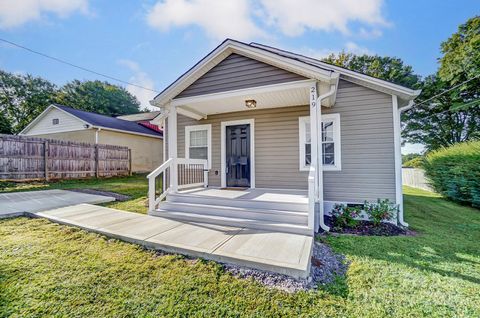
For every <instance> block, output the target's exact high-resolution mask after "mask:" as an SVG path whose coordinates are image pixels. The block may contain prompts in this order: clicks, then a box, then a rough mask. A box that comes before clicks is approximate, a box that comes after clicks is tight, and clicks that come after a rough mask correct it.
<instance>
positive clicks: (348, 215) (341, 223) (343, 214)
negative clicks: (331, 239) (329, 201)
mask: <svg viewBox="0 0 480 318" xmlns="http://www.w3.org/2000/svg"><path fill="white" fill-rule="evenodd" d="M360 212H361V208H360V207H349V206H346V205H345V204H335V205H334V206H333V209H332V216H333V223H334V225H335V227H336V228H345V227H356V226H357V225H358V220H356V218H357V217H358V216H359V215H360Z"/></svg>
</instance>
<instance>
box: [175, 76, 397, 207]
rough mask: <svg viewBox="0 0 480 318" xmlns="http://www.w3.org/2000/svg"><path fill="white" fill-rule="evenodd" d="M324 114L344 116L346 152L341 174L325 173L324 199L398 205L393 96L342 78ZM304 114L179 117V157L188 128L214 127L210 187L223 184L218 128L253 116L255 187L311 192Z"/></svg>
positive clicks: (276, 111)
mask: <svg viewBox="0 0 480 318" xmlns="http://www.w3.org/2000/svg"><path fill="white" fill-rule="evenodd" d="M322 113H324V114H328V113H339V114H340V131H341V152H342V153H341V155H342V157H341V159H342V170H341V171H325V172H324V200H326V201H335V202H363V201H364V200H376V199H377V198H388V199H390V200H392V201H395V159H394V142H393V110H392V97H391V96H390V95H387V94H384V93H380V92H377V91H374V90H371V89H369V88H365V87H362V86H359V85H357V84H352V83H349V82H346V81H343V80H341V81H340V84H339V89H338V93H337V100H336V104H335V106H334V107H333V108H325V107H323V108H322ZM301 116H309V107H308V106H295V107H284V108H273V109H265V110H251V111H243V112H235V113H227V114H218V115H211V116H208V119H206V120H199V121H197V120H194V119H190V118H188V117H185V116H181V115H178V132H177V133H178V156H179V157H184V156H185V126H188V125H201V124H212V169H211V171H210V173H209V183H210V185H211V186H216V187H218V186H220V180H221V177H220V151H221V150H220V149H221V148H220V124H221V122H222V121H231V120H239V119H250V118H253V119H254V121H255V171H256V177H255V179H256V181H255V182H256V187H257V188H282V189H289V188H291V189H307V187H308V185H307V177H308V172H304V171H299V127H298V117H301ZM215 171H218V174H217V175H216V174H215Z"/></svg>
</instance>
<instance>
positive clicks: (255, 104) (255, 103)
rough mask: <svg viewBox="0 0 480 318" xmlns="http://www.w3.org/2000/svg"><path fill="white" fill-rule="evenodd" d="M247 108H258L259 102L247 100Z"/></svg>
mask: <svg viewBox="0 0 480 318" xmlns="http://www.w3.org/2000/svg"><path fill="white" fill-rule="evenodd" d="M245 107H247V108H255V107H257V101H256V100H254V99H247V100H245Z"/></svg>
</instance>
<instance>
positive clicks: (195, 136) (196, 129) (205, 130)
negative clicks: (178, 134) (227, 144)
mask: <svg viewBox="0 0 480 318" xmlns="http://www.w3.org/2000/svg"><path fill="white" fill-rule="evenodd" d="M211 145H212V125H210V124H208V125H196V126H186V127H185V157H186V158H188V159H205V160H207V161H208V168H209V169H211V167H212V164H211V157H212V147H211Z"/></svg>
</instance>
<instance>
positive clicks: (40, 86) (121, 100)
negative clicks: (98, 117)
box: [0, 70, 140, 133]
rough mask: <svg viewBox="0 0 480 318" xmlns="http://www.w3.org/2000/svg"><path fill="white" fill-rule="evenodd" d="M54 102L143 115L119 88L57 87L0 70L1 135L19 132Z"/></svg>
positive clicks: (94, 83)
mask: <svg viewBox="0 0 480 318" xmlns="http://www.w3.org/2000/svg"><path fill="white" fill-rule="evenodd" d="M52 103H59V104H63V105H65V106H69V107H73V108H77V109H81V110H86V111H90V112H96V113H99V114H104V115H108V116H118V115H127V114H134V113H138V112H140V108H139V107H140V103H139V102H138V100H137V99H136V97H135V96H133V95H131V94H130V93H129V92H128V91H127V90H125V89H124V88H123V87H120V86H117V85H112V84H109V83H107V82H102V81H84V82H82V81H79V80H73V81H71V82H69V83H67V84H65V85H64V86H63V87H61V88H58V87H57V86H56V85H54V84H53V83H51V82H49V81H48V80H46V79H43V78H41V77H34V76H32V75H28V74H27V75H22V74H12V73H9V72H5V71H2V70H0V111H1V114H0V133H18V132H20V131H21V130H22V129H23V128H24V127H25V126H27V125H28V124H29V123H30V122H31V121H32V120H33V119H34V118H35V117H37V116H38V115H39V114H40V113H41V112H43V111H44V110H45V109H46V108H47V107H48V106H49V105H51V104H52Z"/></svg>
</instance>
